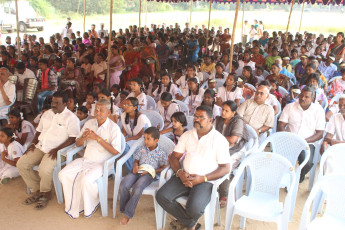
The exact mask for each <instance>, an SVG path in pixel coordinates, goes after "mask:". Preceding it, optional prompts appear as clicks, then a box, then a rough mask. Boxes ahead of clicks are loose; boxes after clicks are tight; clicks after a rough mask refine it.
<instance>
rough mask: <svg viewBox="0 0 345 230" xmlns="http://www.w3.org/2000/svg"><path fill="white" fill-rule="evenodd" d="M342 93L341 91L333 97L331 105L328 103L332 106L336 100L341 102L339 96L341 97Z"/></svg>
mask: <svg viewBox="0 0 345 230" xmlns="http://www.w3.org/2000/svg"><path fill="white" fill-rule="evenodd" d="M341 95H342V94H341V93H340V94H337V95H335V96H334V97H333V98H332V99H331V101H330V102H329V105H328V106H329V107H331V106H332V105H333V104H334V102H336V103H338V102H339V98H340V96H341Z"/></svg>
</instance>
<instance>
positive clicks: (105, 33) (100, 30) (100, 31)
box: [98, 22, 108, 37]
mask: <svg viewBox="0 0 345 230" xmlns="http://www.w3.org/2000/svg"><path fill="white" fill-rule="evenodd" d="M101 33H103V34H104V37H108V30H105V29H104V23H103V22H102V23H101V29H99V30H98V36H99V37H101Z"/></svg>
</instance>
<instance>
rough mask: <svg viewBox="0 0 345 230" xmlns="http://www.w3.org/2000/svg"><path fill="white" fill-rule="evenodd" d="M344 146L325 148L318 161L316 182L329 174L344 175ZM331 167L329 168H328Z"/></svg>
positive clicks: (337, 145)
mask: <svg viewBox="0 0 345 230" xmlns="http://www.w3.org/2000/svg"><path fill="white" fill-rule="evenodd" d="M344 149H345V144H336V145H333V146H330V147H328V148H327V150H326V151H325V152H324V153H323V154H322V157H321V160H320V168H319V175H318V177H317V180H318V181H320V180H321V178H322V177H324V176H325V175H327V174H329V173H345V167H344V165H345V154H344ZM330 165H331V167H330Z"/></svg>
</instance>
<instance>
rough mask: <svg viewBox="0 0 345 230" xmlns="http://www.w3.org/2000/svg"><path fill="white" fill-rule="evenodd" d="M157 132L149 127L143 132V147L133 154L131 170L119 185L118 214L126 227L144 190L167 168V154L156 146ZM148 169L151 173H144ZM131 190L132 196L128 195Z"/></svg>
mask: <svg viewBox="0 0 345 230" xmlns="http://www.w3.org/2000/svg"><path fill="white" fill-rule="evenodd" d="M159 136H160V134H159V130H158V129H157V128H156V127H150V128H148V129H146V130H145V132H144V143H145V145H144V146H141V147H140V148H139V149H138V150H137V151H136V152H135V154H134V162H133V170H132V172H131V173H129V174H127V175H126V176H125V177H124V178H123V180H122V181H121V184H120V212H122V213H123V214H124V216H123V217H122V219H121V221H120V224H121V225H126V224H128V222H129V220H130V219H132V218H133V216H134V212H135V209H136V207H137V204H138V202H139V199H140V197H141V195H142V192H143V191H144V189H145V188H146V187H147V186H149V185H150V184H151V183H152V182H153V181H154V179H155V178H156V175H157V174H160V173H161V172H162V171H163V169H164V168H165V167H167V158H168V154H169V153H166V152H164V151H163V150H162V149H161V147H160V146H159V145H158V141H159ZM143 167H149V168H150V169H152V171H145V170H143V169H144V168H143ZM130 189H132V190H133V191H132V194H130Z"/></svg>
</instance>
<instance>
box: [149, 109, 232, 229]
mask: <svg viewBox="0 0 345 230" xmlns="http://www.w3.org/2000/svg"><path fill="white" fill-rule="evenodd" d="M184 153H185V157H184V160H183V163H182V165H181V163H180V160H181V159H182V157H183V155H184ZM169 161H170V166H171V168H172V170H173V171H174V172H175V176H173V177H171V179H170V180H169V181H168V182H167V183H166V184H164V185H163V186H162V188H160V189H159V190H158V192H157V194H156V199H157V202H158V203H159V204H160V205H161V206H162V207H163V209H164V210H165V211H167V212H168V213H169V214H171V215H172V216H174V217H175V218H176V219H177V220H174V221H172V222H171V223H170V225H171V227H172V228H177V229H180V228H181V227H182V228H187V229H199V228H200V224H198V223H197V221H198V219H199V218H200V217H201V215H202V214H203V213H204V210H205V207H206V206H207V204H208V203H209V202H210V199H211V193H212V186H213V182H214V180H217V179H219V178H221V177H222V176H224V175H226V174H228V173H229V172H230V163H231V160H230V154H229V142H228V141H227V140H226V139H225V137H224V136H223V135H222V134H221V133H219V132H218V131H217V130H215V128H214V127H213V126H212V110H211V108H210V107H208V106H203V105H202V106H199V107H197V108H196V112H195V114H194V129H192V130H189V131H187V132H185V133H184V134H183V135H182V136H181V137H180V139H179V142H178V144H177V146H176V147H175V149H174V152H173V153H172V154H171V156H170V160H169ZM182 196H188V201H187V205H186V207H185V208H182V206H181V205H180V204H178V202H176V199H178V198H179V197H182ZM182 228H181V229H182Z"/></svg>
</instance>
